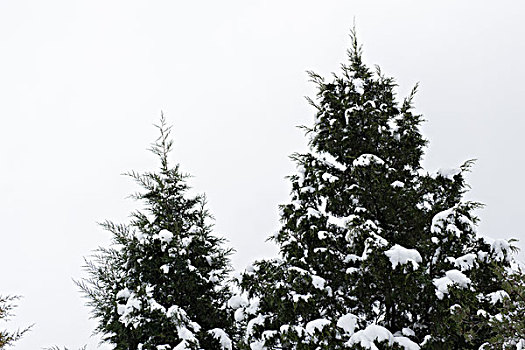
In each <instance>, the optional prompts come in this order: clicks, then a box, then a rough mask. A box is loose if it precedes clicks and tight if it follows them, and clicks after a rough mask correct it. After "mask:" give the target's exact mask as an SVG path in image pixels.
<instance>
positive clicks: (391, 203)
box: [229, 32, 512, 350]
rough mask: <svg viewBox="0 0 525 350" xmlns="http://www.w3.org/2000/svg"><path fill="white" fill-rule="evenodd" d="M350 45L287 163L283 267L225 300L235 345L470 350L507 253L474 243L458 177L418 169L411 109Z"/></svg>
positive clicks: (492, 309) (272, 266)
mask: <svg viewBox="0 0 525 350" xmlns="http://www.w3.org/2000/svg"><path fill="white" fill-rule="evenodd" d="M351 37H352V48H351V49H350V50H349V51H348V62H347V63H346V64H344V65H342V72H341V74H340V75H337V74H334V76H333V79H331V80H330V81H326V80H325V79H323V78H322V77H321V76H319V75H317V74H315V73H310V76H311V78H312V80H313V82H315V83H316V84H317V86H318V89H319V90H318V94H317V100H316V101H313V100H309V101H310V103H311V104H312V105H313V106H314V107H315V108H316V110H317V113H316V116H315V123H314V125H313V127H311V128H305V129H306V131H307V135H309V136H310V142H309V145H310V150H309V152H308V153H306V154H294V155H293V156H292V159H293V160H294V161H295V162H296V163H297V167H298V172H297V174H296V175H292V176H291V177H290V180H291V184H292V192H291V197H292V198H291V202H290V203H289V204H285V205H282V206H281V221H282V228H281V229H280V231H279V232H278V233H277V234H276V235H275V236H273V237H271V239H272V240H273V241H275V242H276V243H277V245H278V247H279V249H280V257H279V258H278V259H273V260H265V261H259V262H256V263H255V264H254V265H253V266H251V267H250V268H248V269H247V270H246V271H245V272H244V273H243V274H242V275H241V277H240V279H239V285H240V287H241V293H239V294H238V295H236V296H234V297H233V298H232V299H230V302H229V305H230V307H232V308H233V309H235V313H234V315H235V319H236V320H237V321H238V322H239V327H240V328H241V329H242V332H243V336H242V338H241V339H240V343H241V347H242V348H246V349H252V350H257V349H300V350H303V349H316V350H317V349H331V350H333V349H343V348H344V349H362V348H364V349H378V348H401V349H402V348H404V349H419V348H424V349H478V348H479V347H480V346H481V345H482V344H483V343H484V342H485V341H486V340H487V339H489V338H490V337H491V336H493V335H494V329H493V327H492V326H491V325H490V324H489V323H488V322H487V315H495V314H497V313H498V304H497V303H494V302H493V301H494V296H495V295H497V294H498V293H501V290H502V289H503V279H502V278H501V277H500V276H499V275H498V274H497V273H496V272H495V267H498V268H502V267H506V266H509V264H510V261H511V259H512V254H511V253H512V252H511V251H512V247H511V246H510V245H509V243H508V242H507V241H505V240H496V241H489V240H488V239H484V238H482V237H481V236H479V235H478V234H477V233H476V223H477V221H478V219H477V218H476V217H475V215H474V214H473V210H474V209H476V208H477V207H479V206H480V204H478V203H473V202H469V201H465V200H464V199H463V194H464V193H465V191H466V189H467V188H468V186H467V184H466V183H465V179H464V173H465V171H467V170H468V169H469V166H470V165H471V162H466V163H465V164H463V166H461V167H460V168H459V169H441V170H439V171H437V172H436V173H428V172H425V171H424V170H423V169H422V166H421V159H422V155H423V152H424V147H425V145H426V140H425V139H424V138H423V137H422V135H421V132H420V130H419V126H420V124H421V122H422V120H423V119H422V117H421V116H420V115H418V114H416V113H414V112H413V106H412V101H413V97H414V94H415V92H416V89H415V88H414V90H413V91H412V93H411V94H410V95H409V96H408V98H405V99H404V100H403V101H401V102H399V101H397V100H396V96H395V92H394V88H395V86H396V85H395V82H394V80H393V79H392V78H389V77H385V76H384V75H383V74H382V73H381V71H380V69H379V68H377V69H376V70H375V71H371V70H370V69H369V68H368V67H367V66H365V65H364V64H363V62H362V54H361V48H360V46H359V45H358V43H357V40H356V38H355V34H354V32H352V35H351Z"/></svg>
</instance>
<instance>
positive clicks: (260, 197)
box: [0, 0, 525, 350]
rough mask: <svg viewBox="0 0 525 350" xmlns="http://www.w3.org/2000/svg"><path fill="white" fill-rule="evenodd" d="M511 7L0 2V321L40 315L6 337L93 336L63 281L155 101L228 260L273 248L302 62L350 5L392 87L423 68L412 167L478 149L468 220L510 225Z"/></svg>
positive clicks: (122, 207)
mask: <svg viewBox="0 0 525 350" xmlns="http://www.w3.org/2000/svg"><path fill="white" fill-rule="evenodd" d="M524 13H525V5H524V3H523V2H522V1H505V0H499V1H491V2H489V1H451V0H445V1H444V0H441V1H433V2H430V1H420V0H418V1H393V0H385V1H364V0H363V1H350V0H346V1H331V0H327V1H310V0H291V1H289V0H280V1H252V0H242V1H241V0H239V1H231V0H222V1H211V0H209V1H135V0H125V1H124V0H123V1H112V0H104V1H101V0H89V1H87V0H86V1H78V0H62V1H59V0H50V1H37V0H35V1H24V0H17V1H8V0H0V118H1V127H0V167H1V172H0V215H1V219H2V226H1V228H0V235H1V236H0V276H1V277H0V294H18V295H22V296H24V298H23V299H22V300H20V301H19V305H20V306H19V308H18V309H16V314H17V316H16V317H15V318H13V319H12V321H11V322H10V324H11V326H23V325H27V324H30V323H35V327H34V328H33V330H32V331H31V332H30V333H28V334H27V335H26V336H25V337H24V338H23V340H21V341H20V342H19V343H17V345H16V346H15V348H16V349H20V350H34V349H39V348H42V347H48V346H52V345H66V346H68V347H70V348H71V349H72V350H74V349H76V348H78V347H79V346H81V345H83V344H90V347H89V348H90V349H93V348H95V347H96V344H97V338H96V337H90V335H91V332H92V330H93V328H94V326H95V323H94V321H90V320H89V319H88V317H89V310H88V309H87V308H86V307H85V306H84V302H85V300H83V299H82V298H81V295H80V293H79V292H78V289H77V287H76V286H75V285H74V283H73V281H72V279H73V278H75V279H78V278H81V277H82V276H84V274H83V272H82V269H81V265H82V263H83V256H87V255H89V254H90V252H91V251H92V250H94V249H95V248H96V247H97V246H99V245H107V244H108V242H109V238H110V236H109V234H108V233H106V232H104V231H103V230H102V229H101V228H100V227H98V226H97V224H96V223H97V222H100V221H103V220H105V219H112V220H115V221H125V220H127V217H128V214H129V212H130V211H131V210H133V209H134V208H136V207H137V205H138V204H137V203H134V202H133V201H131V200H129V199H126V196H127V195H129V194H130V193H132V192H134V191H135V190H137V187H135V185H134V184H133V183H132V182H131V181H130V180H129V179H127V178H125V177H124V176H121V175H120V174H121V173H124V172H126V171H128V170H138V171H143V170H155V169H156V167H157V165H158V164H157V162H156V159H155V158H154V156H153V155H152V154H150V153H149V152H147V151H146V148H147V147H148V146H149V144H150V142H152V141H153V140H154V139H155V137H156V136H157V134H156V131H155V129H154V128H153V127H152V124H153V123H155V122H157V121H158V120H159V116H160V111H161V110H163V111H164V113H165V115H166V117H167V119H168V121H169V123H171V124H173V125H174V137H175V146H176V150H175V152H174V154H173V157H172V159H173V161H174V162H179V163H181V166H182V168H183V170H185V171H187V172H190V173H192V174H193V175H194V176H195V177H194V178H193V179H192V180H191V184H192V185H193V187H194V188H195V189H196V190H197V191H198V192H206V193H207V195H208V198H209V204H210V205H209V207H210V210H211V211H212V212H213V214H214V216H215V218H216V231H217V232H218V233H220V234H223V235H224V236H225V237H227V238H228V239H229V241H230V244H231V246H233V247H234V248H235V249H236V250H237V253H236V254H235V255H234V256H233V262H234V264H235V266H236V268H240V267H242V266H245V265H246V264H247V263H249V262H250V261H251V260H252V259H255V258H261V257H270V256H273V254H274V253H275V248H273V247H272V245H270V244H268V243H265V239H266V237H267V236H268V235H270V234H272V233H273V232H275V231H276V230H277V229H278V227H279V222H278V208H277V206H278V204H279V203H284V202H286V201H287V199H288V190H289V187H288V183H287V181H286V180H285V179H284V177H285V176H286V175H288V174H291V173H292V172H293V171H294V165H293V163H292V162H291V161H290V160H289V159H288V155H290V154H291V153H293V152H295V151H302V150H305V147H306V139H305V138H304V137H303V134H302V131H301V130H299V129H297V128H296V127H295V126H297V125H301V124H306V125H310V124H311V123H312V121H313V114H314V111H313V110H312V108H311V107H310V106H308V104H307V103H306V101H305V100H304V96H306V95H308V96H312V97H313V96H314V94H315V88H314V86H313V84H311V83H309V82H308V78H307V75H306V74H305V71H306V70H314V71H316V72H318V73H320V74H322V75H325V76H327V75H328V74H329V73H330V72H332V71H337V70H338V69H339V64H340V63H341V62H343V61H344V60H345V55H346V54H345V51H346V49H347V48H348V45H349V39H348V33H349V29H350V28H351V26H352V22H353V19H354V17H355V19H356V23H357V29H358V34H359V39H360V41H361V42H362V43H363V44H364V57H365V60H366V62H367V63H368V64H369V65H371V66H373V65H375V64H378V65H380V66H381V67H382V69H383V70H384V72H385V73H387V74H388V75H391V76H393V77H395V78H396V80H397V82H398V83H399V85H400V87H399V92H400V94H401V95H406V93H407V92H408V91H409V90H410V89H411V88H412V86H413V85H414V84H415V83H416V82H420V92H419V94H418V96H417V98H416V100H415V102H416V107H417V110H418V111H419V112H421V113H423V114H424V116H425V118H426V120H427V122H426V123H425V124H424V126H423V132H424V135H425V136H426V137H427V138H428V139H429V140H430V148H429V149H428V151H427V153H426V157H425V166H426V168H427V169H428V170H436V169H438V168H440V167H456V166H458V165H460V164H461V163H463V162H464V161H465V160H467V159H471V158H477V159H478V161H477V163H476V165H475V167H474V168H473V171H472V173H471V174H470V175H469V182H470V184H471V186H472V190H471V192H470V193H469V194H468V198H469V199H475V200H478V201H481V202H483V203H486V204H487V206H486V208H485V209H484V210H481V211H480V212H479V216H480V217H481V220H482V221H481V224H480V231H481V232H482V233H483V234H485V235H488V236H492V237H495V238H508V237H518V238H521V239H522V240H523V241H525V228H524V227H523V224H522V222H523V215H524V213H525V201H524V200H523V199H524V198H525V187H524V186H523V172H524V170H525V166H524V165H523V160H524V156H523V150H524V148H525V137H524V130H525V129H524V127H525V115H524V111H525V107H524V97H525V84H524V82H525V65H524V63H523V62H524V56H525V40H524V38H525V24H524V23H525V22H524V21H523V14H524ZM520 245H521V246H522V247H523V246H524V244H523V243H520ZM522 257H523V255H522ZM2 326H3V325H1V324H0V328H1V327H2Z"/></svg>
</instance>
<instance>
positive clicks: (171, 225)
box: [79, 118, 233, 350]
mask: <svg viewBox="0 0 525 350" xmlns="http://www.w3.org/2000/svg"><path fill="white" fill-rule="evenodd" d="M159 130H160V132H161V136H160V138H159V139H158V140H157V142H156V143H155V144H153V147H152V151H153V152H154V153H155V154H156V155H157V156H159V158H160V161H161V168H160V171H159V172H157V173H145V174H137V173H134V172H133V173H131V174H129V175H130V176H131V177H132V178H133V179H134V180H136V181H137V183H138V184H139V185H140V186H141V187H142V188H143V190H144V192H141V193H138V194H136V195H134V197H135V198H136V199H138V200H141V201H142V202H143V203H144V204H145V206H144V209H143V210H139V211H136V212H135V213H133V214H132V220H131V222H130V223H129V224H114V223H112V222H109V221H107V222H105V223H103V224H102V226H103V227H104V228H105V229H106V230H108V231H109V232H111V233H112V234H113V239H114V243H115V244H114V246H112V247H110V248H100V249H99V251H98V253H97V254H96V255H95V256H94V258H93V259H92V260H91V261H88V262H87V270H88V272H89V274H90V276H89V278H87V279H86V280H84V281H82V282H81V283H79V284H80V286H81V287H82V289H83V291H84V292H85V294H86V296H87V298H88V299H89V305H91V306H92V308H93V315H94V316H95V317H96V318H97V319H98V320H99V325H98V328H97V331H98V332H100V333H101V334H102V335H103V336H104V340H105V341H107V342H109V343H111V344H113V345H114V346H115V348H116V349H133V350H135V349H137V350H138V349H141V350H173V349H177V350H180V349H221V350H232V348H233V345H232V340H231V337H232V334H233V333H232V331H233V315H231V313H230V312H229V311H230V309H229V308H228V306H227V301H228V299H229V298H230V297H231V294H230V292H229V286H227V285H226V278H227V276H228V273H229V270H230V265H229V254H230V250H229V249H225V248H223V247H222V244H223V240H222V239H220V238H218V237H216V236H214V235H213V234H212V224H211V220H210V215H209V214H208V212H207V210H206V209H205V198H204V196H196V197H192V196H189V195H188V194H187V193H186V192H187V190H188V185H187V183H186V178H187V175H183V174H181V172H180V170H179V167H178V166H175V167H169V166H168V159H167V157H168V154H169V151H170V149H171V145H172V143H171V141H170V140H169V131H170V130H169V128H168V127H166V125H165V121H164V118H162V119H161V125H160V126H159Z"/></svg>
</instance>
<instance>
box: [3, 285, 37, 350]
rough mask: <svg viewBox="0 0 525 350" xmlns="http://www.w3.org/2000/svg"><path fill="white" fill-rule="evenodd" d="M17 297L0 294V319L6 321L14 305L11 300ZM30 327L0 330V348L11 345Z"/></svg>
mask: <svg viewBox="0 0 525 350" xmlns="http://www.w3.org/2000/svg"><path fill="white" fill-rule="evenodd" d="M17 299H19V297H17V296H1V295H0V321H8V320H9V317H10V316H12V310H13V309H14V308H15V307H16V305H15V304H13V302H14V301H15V300H17ZM30 329H31V326H29V327H27V328H24V329H22V330H17V331H14V332H10V331H7V330H0V349H6V348H7V347H8V346H10V345H13V344H14V343H15V342H16V341H17V340H19V339H20V338H22V336H23V335H24V334H25V333H26V332H28V331H29V330H30Z"/></svg>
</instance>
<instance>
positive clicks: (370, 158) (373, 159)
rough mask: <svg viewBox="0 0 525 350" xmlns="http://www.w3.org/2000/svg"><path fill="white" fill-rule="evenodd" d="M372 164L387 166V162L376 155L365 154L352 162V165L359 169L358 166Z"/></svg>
mask: <svg viewBox="0 0 525 350" xmlns="http://www.w3.org/2000/svg"><path fill="white" fill-rule="evenodd" d="M372 163H375V164H379V165H383V164H385V161H384V160H382V159H381V158H379V157H378V156H376V155H373V154H368V153H365V154H362V155H360V156H359V157H357V158H356V159H355V160H354V161H353V162H352V165H353V166H355V167H358V166H369V165H370V164H372Z"/></svg>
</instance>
